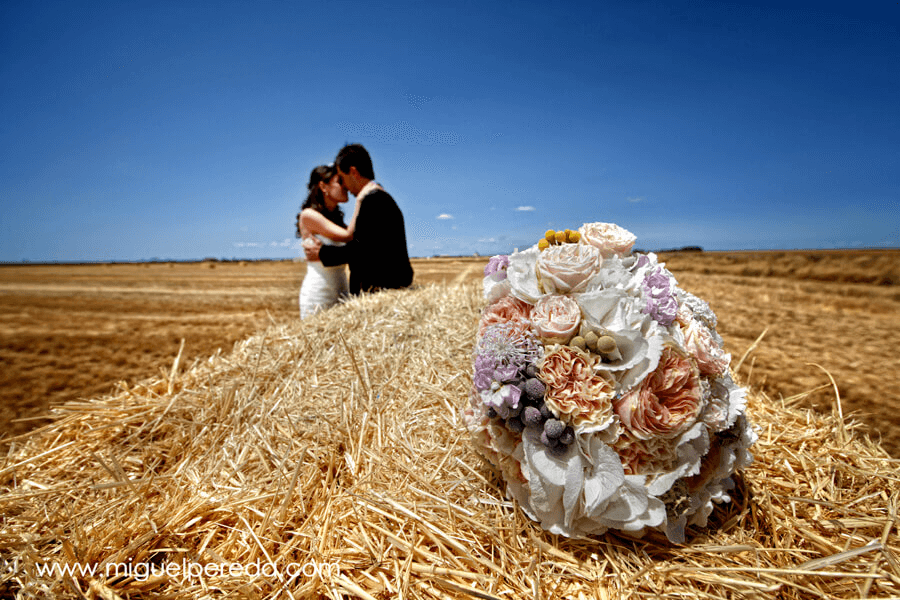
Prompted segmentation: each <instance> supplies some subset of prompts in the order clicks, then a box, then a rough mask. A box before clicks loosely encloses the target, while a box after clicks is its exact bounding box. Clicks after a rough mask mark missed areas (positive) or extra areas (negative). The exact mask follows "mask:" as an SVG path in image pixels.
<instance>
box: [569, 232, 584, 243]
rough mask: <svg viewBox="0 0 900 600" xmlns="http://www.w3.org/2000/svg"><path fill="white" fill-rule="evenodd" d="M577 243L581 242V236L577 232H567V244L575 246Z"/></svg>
mask: <svg viewBox="0 0 900 600" xmlns="http://www.w3.org/2000/svg"><path fill="white" fill-rule="evenodd" d="M579 241H581V234H580V233H578V232H577V231H570V232H569V242H571V243H573V244H577V243H578V242H579Z"/></svg>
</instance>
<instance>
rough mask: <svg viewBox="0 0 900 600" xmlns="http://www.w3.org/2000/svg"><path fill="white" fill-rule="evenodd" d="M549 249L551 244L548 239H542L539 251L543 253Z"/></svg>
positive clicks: (539, 243)
mask: <svg viewBox="0 0 900 600" xmlns="http://www.w3.org/2000/svg"><path fill="white" fill-rule="evenodd" d="M549 247H550V242H548V241H547V240H546V239H542V240H541V241H539V242H538V250H540V251H541V252H543V251H544V250H546V249H547V248H549Z"/></svg>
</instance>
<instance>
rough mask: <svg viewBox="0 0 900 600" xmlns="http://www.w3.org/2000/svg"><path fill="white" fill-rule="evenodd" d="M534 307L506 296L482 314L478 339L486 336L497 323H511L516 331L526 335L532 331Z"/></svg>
mask: <svg viewBox="0 0 900 600" xmlns="http://www.w3.org/2000/svg"><path fill="white" fill-rule="evenodd" d="M531 309H532V306H531V305H530V304H528V303H527V302H523V301H521V300H519V299H518V298H514V297H512V296H504V297H502V298H500V299H499V300H497V301H496V302H494V303H493V304H490V305H488V306H486V307H485V309H484V311H483V312H482V313H481V322H480V323H479V324H478V337H481V336H482V335H484V331H485V330H486V329H487V328H488V327H490V326H491V325H496V324H497V323H509V324H511V325H512V327H513V328H514V329H515V330H516V331H520V332H521V333H525V332H526V331H528V330H530V329H531Z"/></svg>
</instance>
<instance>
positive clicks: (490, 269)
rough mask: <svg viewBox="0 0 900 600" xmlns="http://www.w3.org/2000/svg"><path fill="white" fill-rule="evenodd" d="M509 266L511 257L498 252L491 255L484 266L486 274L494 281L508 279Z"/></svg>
mask: <svg viewBox="0 0 900 600" xmlns="http://www.w3.org/2000/svg"><path fill="white" fill-rule="evenodd" d="M508 266H509V257H508V256H506V255H505V254H498V255H497V256H493V257H491V260H489V261H488V264H487V266H486V267H485V268H484V276H485V277H490V278H491V279H493V280H494V281H503V280H504V279H506V268H507V267H508Z"/></svg>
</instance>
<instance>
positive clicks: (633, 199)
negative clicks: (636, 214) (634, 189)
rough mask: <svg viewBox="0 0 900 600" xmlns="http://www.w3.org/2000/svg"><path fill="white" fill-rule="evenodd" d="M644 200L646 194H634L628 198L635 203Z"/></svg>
mask: <svg viewBox="0 0 900 600" xmlns="http://www.w3.org/2000/svg"><path fill="white" fill-rule="evenodd" d="M644 200H646V198H645V197H644V196H632V197H631V198H629V199H628V201H629V202H633V203H638V202H643V201H644Z"/></svg>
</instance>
